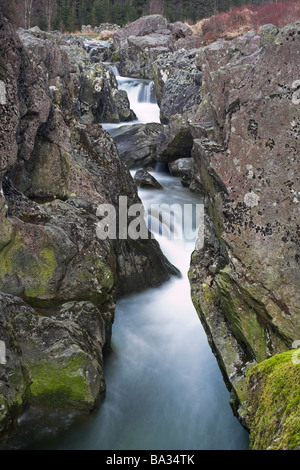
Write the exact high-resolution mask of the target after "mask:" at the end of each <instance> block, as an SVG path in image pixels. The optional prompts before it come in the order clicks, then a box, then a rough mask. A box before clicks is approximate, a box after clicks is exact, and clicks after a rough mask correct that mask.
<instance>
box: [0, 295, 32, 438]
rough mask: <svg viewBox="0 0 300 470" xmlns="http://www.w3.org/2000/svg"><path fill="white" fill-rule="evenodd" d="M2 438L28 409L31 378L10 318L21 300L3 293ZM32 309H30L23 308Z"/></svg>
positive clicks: (0, 301)
mask: <svg viewBox="0 0 300 470" xmlns="http://www.w3.org/2000/svg"><path fill="white" fill-rule="evenodd" d="M0 306H1V308H0V312H1V313H0V338H1V343H0V356H1V357H0V436H2V435H3V434H4V433H6V432H7V431H8V430H10V429H11V428H12V427H13V426H14V425H15V424H16V420H17V417H18V415H19V414H20V413H21V412H22V411H23V410H24V409H25V407H26V406H28V403H29V399H30V376H29V374H28V371H27V370H26V368H25V364H24V361H23V358H22V352H21V350H20V347H19V345H18V343H17V339H16V332H15V331H14V329H13V327H12V325H11V321H10V316H11V315H12V314H13V313H14V312H15V313H16V312H17V309H18V308H20V307H19V300H18V299H15V298H13V297H11V296H9V295H6V294H3V293H0ZM22 308H23V309H29V310H30V308H29V307H25V306H23V307H22Z"/></svg>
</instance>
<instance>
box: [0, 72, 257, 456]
mask: <svg viewBox="0 0 300 470" xmlns="http://www.w3.org/2000/svg"><path fill="white" fill-rule="evenodd" d="M118 80H119V86H120V88H123V89H126V91H127V92H128V96H129V99H130V104H131V108H132V109H133V110H134V111H135V113H136V115H137V118H138V122H159V108H158V106H157V104H156V102H155V97H154V95H153V84H152V83H151V82H147V81H141V80H133V79H128V78H122V77H118ZM119 126H120V125H114V124H113V125H109V124H107V125H105V128H106V129H107V130H108V131H109V132H111V134H112V135H113V134H114V133H115V132H118V130H117V128H118V127H119ZM133 173H134V172H133ZM152 174H153V175H155V177H156V179H157V180H158V181H159V182H160V183H161V185H162V186H163V190H152V189H147V190H146V189H142V190H140V191H139V195H140V197H141V199H142V201H143V204H144V206H145V207H146V208H147V207H150V206H151V205H152V204H155V203H156V204H163V203H167V204H179V205H180V206H183V205H184V204H194V205H196V204H199V203H201V201H200V200H199V196H198V195H196V194H194V193H191V192H190V191H189V190H188V189H187V188H184V187H183V186H182V185H181V182H180V179H178V178H174V177H171V176H170V175H168V174H166V173H163V172H161V173H160V172H155V173H152ZM188 222H189V221H188ZM173 223H174V226H175V228H176V224H179V223H181V221H176V219H175V220H174V222H173ZM194 225H195V221H194ZM194 228H195V226H194ZM156 237H157V239H158V241H159V242H160V245H161V248H162V250H163V252H164V253H165V255H166V256H167V257H168V259H169V260H170V261H171V262H172V263H173V264H174V265H175V266H176V267H177V268H178V269H179V270H180V271H181V273H182V277H181V278H173V279H171V280H170V281H169V282H167V283H165V284H164V285H163V286H161V287H159V288H155V289H148V290H146V291H145V292H142V293H139V294H135V295H130V296H128V297H125V298H123V299H121V300H119V301H118V303H117V307H116V320H115V323H114V326H113V352H112V353H111V354H110V355H109V356H108V357H107V358H106V360H105V379H106V385H107V394H106V399H105V401H104V403H103V404H102V405H101V407H100V408H99V410H97V411H96V412H94V413H92V414H90V415H88V416H82V415H78V414H76V413H66V412H61V411H51V412H49V411H48V412H46V411H42V410H38V409H30V410H28V411H27V412H26V413H25V414H24V415H23V416H22V417H21V418H20V419H19V426H18V428H17V429H16V430H15V432H14V433H13V434H12V435H11V436H10V437H9V438H7V439H6V440H5V441H3V442H2V444H1V445H0V449H1V448H2V449H44V450H46V449H58V450H59V449H64V450H65V449H66V450H67V449H69V450H244V449H247V448H248V445H249V438H248V433H247V432H246V431H245V430H244V429H243V428H242V426H241V425H240V424H239V422H238V421H237V419H236V418H235V417H234V416H233V413H232V410H231V408H230V405H229V392H228V391H227V389H226V387H225V384H224V381H223V378H222V375H221V372H220V370H219V368H218V365H217V362H216V359H215V357H214V355H213V353H212V351H211V349H210V347H209V345H208V342H207V338H206V335H205V332H204V330H203V327H202V325H201V323H200V320H199V319H198V316H197V313H196V311H195V309H194V307H193V304H192V301H191V298H190V285H189V281H188V276H187V273H188V268H189V263H190V256H191V253H192V251H193V247H194V242H190V241H188V240H187V239H185V240H184V239H174V237H173V238H170V237H163V236H162V234H159V233H156Z"/></svg>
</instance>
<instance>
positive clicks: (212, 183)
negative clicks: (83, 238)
mask: <svg viewBox="0 0 300 470" xmlns="http://www.w3.org/2000/svg"><path fill="white" fill-rule="evenodd" d="M298 30H299V25H298V24H297V23H295V24H293V25H289V26H287V27H285V28H283V29H282V30H281V31H280V32H279V33H278V34H277V35H276V37H275V39H273V40H271V41H270V42H269V43H268V45H267V47H264V48H260V38H259V37H257V36H256V35H255V34H254V33H253V32H250V33H248V34H247V35H245V36H244V37H241V38H238V39H237V40H233V41H231V42H230V43H227V44H226V43H225V42H223V41H218V42H217V43H214V44H211V45H210V46H207V47H205V48H202V49H201V51H199V54H198V55H197V64H198V65H199V66H200V64H201V68H202V79H203V84H202V91H203V99H202V102H201V104H200V106H199V108H198V111H197V114H196V115H195V117H194V119H193V123H191V124H190V126H191V128H193V126H194V128H193V133H194V135H195V134H197V138H196V139H195V140H194V146H193V151H192V156H193V160H194V166H193V170H192V175H193V180H194V182H195V184H198V185H199V184H200V186H201V187H202V190H203V191H204V193H205V201H206V213H207V218H206V223H207V226H208V227H209V229H207V234H206V238H205V246H204V249H203V250H201V252H200V251H199V252H195V253H194V255H193V257H192V263H191V269H190V281H191V286H192V297H193V301H194V305H195V307H196V309H197V311H198V313H199V316H200V318H201V320H202V322H203V323H204V325H205V328H206V331H207V332H208V335H209V338H210V342H211V344H212V348H213V350H214V351H215V353H216V355H217V357H218V360H219V363H220V365H221V368H222V371H223V373H224V376H225V377H226V382H227V384H228V387H229V389H230V390H232V397H233V399H232V403H234V406H235V411H236V412H237V413H238V416H239V419H240V420H241V421H242V422H243V424H245V407H246V406H247V398H248V393H247V389H246V375H247V371H248V369H249V366H250V365H251V364H253V363H255V362H258V363H260V362H262V361H264V360H266V359H268V358H269V357H270V356H273V355H276V354H278V353H282V352H284V351H286V350H288V349H290V348H291V345H292V343H293V341H295V340H297V339H298V338H299V334H300V323H299V318H300V317H299V289H298V286H299V281H300V279H299V266H298V261H299V252H298V247H297V241H296V240H297V238H298V235H297V233H298V223H297V222H296V220H297V219H298V218H299V217H298V215H299V209H298V197H297V194H298V192H299V190H300V188H299V183H298V181H297V177H296V175H297V174H298V173H299V161H298V160H297V158H296V154H297V146H298V143H297V142H298V140H297V138H298V127H299V125H298V121H299V107H298V106H297V104H296V102H297V101H295V102H293V94H292V93H291V91H292V90H293V88H291V87H292V86H293V83H294V84H295V83H296V82H297V80H298V78H297V77H298V75H297V73H298V71H297V67H296V65H295V64H296V59H295V57H296V55H297V52H296V51H297V48H299V44H298V43H299V37H300V36H299V34H298V32H299V31H298ZM286 63H287V64H289V65H288V67H287V66H286V65H285V64H286ZM277 73H278V75H277ZM275 77H276V78H275ZM279 77H280V79H279ZM289 90H290V91H289ZM294 90H296V85H294ZM295 98H296V95H295ZM274 116H276V119H274ZM275 168H276V169H275ZM287 227H288V229H287ZM283 253H284V256H283ZM220 259H221V260H223V261H222V263H220V262H219V260H220ZM212 268H213V269H212ZM216 324H218V325H222V332H220V333H218V330H217V329H216V327H215V325H216ZM225 332H226V333H225ZM225 334H226V337H227V341H226V343H227V344H224V341H223V339H222V338H224V336H225ZM227 345H228V346H229V345H230V348H229V349H228V347H227ZM233 358H234V359H233ZM245 391H246V392H245ZM246 425H247V426H249V423H248V424H246ZM278 437H279V436H278ZM279 438H280V437H279Z"/></svg>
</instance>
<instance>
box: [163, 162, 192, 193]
mask: <svg viewBox="0 0 300 470" xmlns="http://www.w3.org/2000/svg"><path fill="white" fill-rule="evenodd" d="M168 167H169V171H170V174H171V175H172V176H177V177H180V178H181V183H182V184H183V186H189V185H190V184H191V178H192V167H193V161H192V159H191V158H179V159H178V160H175V161H174V162H171V163H169V164H168Z"/></svg>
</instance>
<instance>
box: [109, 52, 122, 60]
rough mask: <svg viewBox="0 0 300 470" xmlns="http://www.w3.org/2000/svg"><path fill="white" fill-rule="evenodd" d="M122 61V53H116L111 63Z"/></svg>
mask: <svg viewBox="0 0 300 470" xmlns="http://www.w3.org/2000/svg"><path fill="white" fill-rule="evenodd" d="M119 60H120V53H119V52H115V53H114V54H113V55H112V56H111V61H112V62H119Z"/></svg>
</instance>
